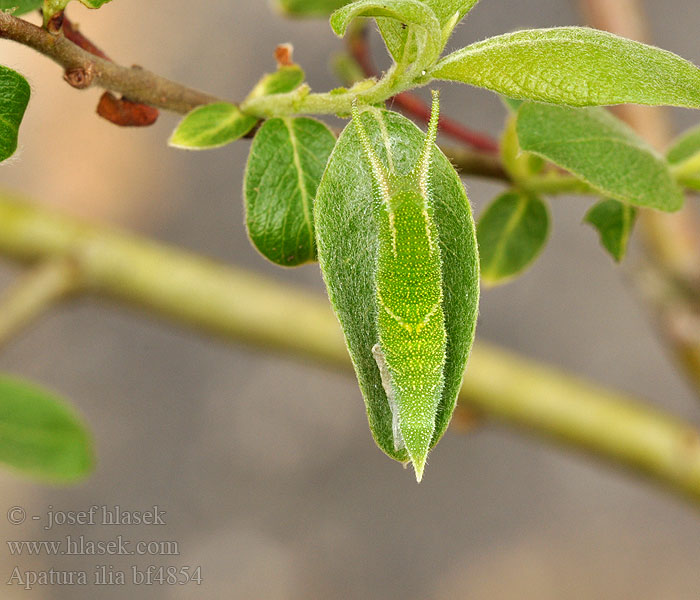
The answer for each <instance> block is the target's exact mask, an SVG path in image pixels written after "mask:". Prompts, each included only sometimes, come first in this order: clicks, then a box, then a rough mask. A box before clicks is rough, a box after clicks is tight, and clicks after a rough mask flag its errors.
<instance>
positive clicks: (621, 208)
mask: <svg viewBox="0 0 700 600" xmlns="http://www.w3.org/2000/svg"><path fill="white" fill-rule="evenodd" d="M636 218H637V209H636V208H634V206H630V205H629V204H625V203H623V202H618V201H617V200H601V201H600V202H598V203H597V204H595V205H594V206H593V207H592V208H591V209H590V210H589V211H588V212H587V213H586V216H585V217H584V218H583V220H584V222H586V223H590V224H591V225H593V227H595V228H596V229H597V230H598V233H599V234H600V243H601V244H602V245H603V246H604V247H605V249H606V250H607V251H608V252H609V253H610V255H611V256H612V257H613V258H614V259H615V261H616V262H620V261H621V260H622V259H623V258H624V257H625V253H626V252H627V242H628V241H629V238H630V234H631V233H632V228H633V227H634V221H635V219H636Z"/></svg>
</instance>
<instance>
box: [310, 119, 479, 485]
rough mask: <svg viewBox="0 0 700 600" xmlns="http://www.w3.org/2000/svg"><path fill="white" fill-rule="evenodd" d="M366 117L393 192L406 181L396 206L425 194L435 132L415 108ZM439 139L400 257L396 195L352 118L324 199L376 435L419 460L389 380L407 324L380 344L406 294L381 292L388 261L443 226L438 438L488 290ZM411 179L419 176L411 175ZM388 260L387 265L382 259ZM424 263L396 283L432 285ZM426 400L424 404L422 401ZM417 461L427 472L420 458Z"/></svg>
mask: <svg viewBox="0 0 700 600" xmlns="http://www.w3.org/2000/svg"><path fill="white" fill-rule="evenodd" d="M358 119H360V120H361V123H362V127H363V129H364V131H365V132H366V133H365V138H366V139H367V140H368V146H369V147H370V148H371V149H372V151H373V153H375V154H376V156H377V157H378V161H379V162H380V163H381V165H382V169H385V170H386V171H387V172H388V173H390V177H389V181H390V185H389V186H388V188H389V189H388V191H389V192H390V193H391V192H392V190H395V189H401V190H404V197H403V200H402V202H401V204H396V205H394V206H395V208H394V210H395V211H397V210H398V207H407V208H411V207H413V206H414V205H413V200H414V199H415V198H416V196H415V189H414V187H415V185H416V183H417V179H418V178H416V177H415V171H414V168H415V166H416V164H417V163H419V161H421V156H422V152H423V148H424V147H425V140H426V136H425V134H424V133H423V132H422V131H420V130H419V129H418V128H417V127H416V126H415V125H414V124H413V123H412V122H411V121H409V120H408V119H406V118H405V117H402V116H401V115H398V114H396V113H393V112H389V111H386V110H379V109H368V110H366V111H365V112H363V113H362V114H361V115H359V116H358ZM429 148H430V154H429V155H428V158H429V159H430V162H429V173H428V177H427V182H428V184H427V185H428V188H427V192H428V193H427V194H426V196H425V199H426V200H427V202H428V209H427V210H426V215H423V219H422V220H421V219H418V220H416V221H415V222H413V221H412V222H413V223H414V224H415V225H416V227H417V228H416V230H415V236H413V237H409V238H406V237H405V236H406V234H407V230H406V227H405V225H406V223H405V222H404V223H398V221H399V220H401V219H404V215H401V216H395V219H396V221H395V222H394V226H395V228H396V229H395V231H396V232H397V234H396V255H395V256H394V255H393V251H392V240H391V235H390V234H389V237H388V238H387V233H386V229H385V231H384V233H381V232H380V227H385V228H386V227H387V226H389V227H390V225H388V223H389V222H390V220H389V219H387V218H385V217H386V211H384V212H382V210H383V209H382V207H384V208H386V203H385V202H384V201H382V193H383V192H382V191H381V189H377V183H376V178H375V177H374V176H373V167H372V166H371V164H370V162H369V161H368V158H367V153H366V151H365V149H363V146H362V142H361V137H360V135H359V134H358V129H357V127H356V125H355V122H352V123H350V124H349V125H348V126H347V127H346V128H345V129H344V130H343V133H342V134H341V136H340V138H339V139H338V142H337V144H336V146H335V149H334V150H333V153H332V154H331V158H330V159H329V162H328V166H327V167H326V171H325V173H324V175H323V178H322V180H321V184H320V186H319V189H318V194H317V197H316V203H315V205H314V224H315V226H316V242H317V245H318V256H319V262H320V265H321V271H322V273H323V277H324V280H325V282H326V286H327V288H328V294H329V297H330V300H331V304H332V305H333V308H334V310H335V311H336V314H337V316H338V319H339V321H340V323H341V326H342V328H343V332H344V334H345V339H346V341H347V344H348V349H349V351H350V356H351V357H352V360H353V364H354V366H355V371H356V373H357V377H358V381H359V383H360V388H361V390H362V393H363V396H364V399H365V405H366V407H367V415H368V419H369V425H370V429H371V431H372V435H373V436H374V439H375V441H376V442H377V445H378V446H379V447H380V448H381V449H382V450H383V451H384V452H385V453H386V454H387V455H388V456H390V457H392V458H394V459H396V460H399V461H402V462H403V461H406V460H408V459H409V454H408V453H407V450H406V449H405V448H403V447H402V445H401V444H400V443H397V442H398V441H400V440H399V438H398V437H397V436H396V435H395V427H394V425H395V424H396V421H395V418H394V415H395V414H396V412H397V411H399V413H400V410H401V407H400V405H399V399H400V394H399V393H398V392H396V391H394V392H393V395H394V398H393V399H390V398H389V397H388V396H387V393H386V389H398V388H393V387H392V386H393V384H394V383H396V380H394V379H393V378H392V377H391V375H392V374H391V369H392V364H391V360H390V356H389V354H390V353H392V352H399V353H400V352H402V351H403V352H405V351H406V350H407V349H410V347H411V346H410V344H411V343H413V342H410V343H408V344H402V343H401V340H400V339H398V338H399V337H400V335H401V334H402V332H401V331H398V332H396V336H397V339H396V340H394V344H393V345H392V346H390V347H388V348H387V347H380V342H382V340H381V339H380V338H381V335H380V334H381V332H382V328H381V327H380V325H379V319H380V316H382V318H383V319H385V320H386V318H387V315H389V313H388V312H387V310H386V307H387V304H388V303H390V302H391V301H396V298H397V297H398V296H399V295H397V294H396V293H392V294H391V299H390V298H385V297H383V296H380V295H379V284H380V283H381V281H380V275H379V274H378V272H379V270H380V267H381V268H384V266H386V264H388V263H390V262H391V260H392V256H394V258H395V259H398V258H399V257H401V258H405V259H410V258H411V255H410V253H406V254H404V253H405V251H406V250H407V248H406V247H405V244H406V242H407V241H411V240H412V242H411V243H413V242H415V243H416V245H415V249H416V250H418V249H419V248H422V251H424V250H425V248H424V246H425V237H424V236H422V233H424V232H425V231H426V229H430V230H431V231H435V230H436V232H437V233H436V235H435V234H434V233H433V234H431V235H430V236H428V239H431V240H436V241H437V244H438V246H439V249H440V250H439V251H440V256H441V273H440V280H441V286H442V287H441V289H442V303H441V308H442V313H443V315H444V332H445V334H446V346H445V349H444V350H443V352H444V357H445V362H444V367H443V368H442V375H443V387H442V391H441V396H440V398H439V403H438V405H437V409H436V410H437V412H436V413H435V414H434V431H433V433H432V436H431V438H430V440H429V445H430V446H431V447H432V446H434V445H435V444H436V443H437V442H438V440H439V439H440V437H441V436H442V434H443V433H444V431H445V429H446V427H447V425H448V423H449V421H450V417H451V415H452V411H453V410H454V406H455V402H456V398H457V392H458V390H459V387H460V384H461V380H462V374H463V372H464V367H465V364H466V359H467V356H468V354H469V350H470V348H471V345H472V340H473V336H474V327H475V324H476V317H477V310H478V299H479V260H478V253H477V246H476V237H475V232H474V223H473V220H472V216H471V210H470V207H469V202H468V200H467V196H466V193H465V191H464V187H463V186H462V182H461V181H460V179H459V176H458V175H457V173H456V171H455V170H454V167H452V165H451V164H450V162H449V160H448V159H447V158H445V156H444V155H443V154H442V152H440V150H439V148H437V147H435V146H434V145H432V144H431V146H430V147H429ZM407 178H408V179H409V180H411V181H407ZM404 184H405V185H406V186H407V187H404ZM421 194H422V192H421ZM395 214H396V213H395ZM409 224H410V223H409ZM419 224H422V225H419ZM433 227H434V228H435V230H433ZM409 229H410V228H409ZM421 232H422V233H421ZM419 236H420V237H419ZM387 240H388V241H387ZM411 247H413V246H411ZM387 248H388V252H387ZM416 256H417V255H416ZM380 259H381V260H382V264H383V265H384V266H382V265H380V264H379V263H378V261H379V260H380ZM387 261H388V262H387ZM425 265H426V266H427V265H434V261H433V260H432V259H431V260H430V261H426V262H425ZM422 268H423V266H421V267H420V268H419V267H418V266H417V267H416V270H415V271H411V270H410V269H409V270H406V269H402V270H400V271H399V270H397V271H396V272H395V273H394V276H393V279H394V282H393V285H399V286H400V285H401V283H402V282H404V283H405V284H406V290H407V292H408V291H409V290H411V289H414V287H415V286H416V285H417V282H419V281H422V280H423V279H426V280H427V281H426V284H427V283H431V285H432V283H433V282H434V281H435V277H434V273H433V272H432V271H431V273H430V277H423V271H421V270H420V269H422ZM426 268H427V267H426ZM419 271H420V273H419ZM411 273H413V275H411ZM387 277H388V279H391V278H392V276H391V272H389V273H385V274H384V276H383V278H384V285H389V280H388V279H387ZM431 289H432V288H431ZM394 292H396V289H394ZM387 295H388V294H387ZM409 296H410V293H409ZM409 304H410V306H408V307H407V308H406V310H408V311H410V310H411V306H413V304H412V303H409ZM380 306H382V307H383V308H380ZM382 311H383V312H382ZM395 314H396V315H397V316H399V315H398V313H395ZM431 314H432V313H431ZM389 316H391V315H389ZM425 323H426V325H425V327H426V328H428V327H432V326H433V324H434V322H433V319H432V318H428V319H426V320H425ZM438 329H439V328H438ZM385 334H386V331H385ZM408 334H410V331H409V332H408ZM403 335H407V334H406V333H404V334H403ZM426 343H427V342H426ZM429 347H430V352H431V353H432V351H433V349H434V348H433V345H432V344H428V345H426V347H425V348H426V351H428V348H429ZM429 361H432V358H428V357H427V356H426V357H424V358H422V359H421V360H420V361H418V360H415V359H414V361H413V364H412V365H411V367H410V368H409V369H407V370H406V371H404V373H403V375H404V377H405V376H410V374H411V373H414V374H417V373H418V372H422V370H424V369H425V368H426V365H428V364H429ZM383 375H384V381H383V377H382V376H383ZM403 391H405V389H404V390H403ZM423 400H424V401H426V400H427V399H423ZM405 401H406V400H405V399H404V400H403V402H402V403H401V404H403V403H405ZM420 404H421V406H422V402H421V403H420ZM392 407H393V408H392ZM399 426H401V422H400V421H399ZM415 466H416V472H417V474H418V471H419V465H415Z"/></svg>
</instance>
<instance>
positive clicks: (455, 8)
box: [377, 0, 479, 62]
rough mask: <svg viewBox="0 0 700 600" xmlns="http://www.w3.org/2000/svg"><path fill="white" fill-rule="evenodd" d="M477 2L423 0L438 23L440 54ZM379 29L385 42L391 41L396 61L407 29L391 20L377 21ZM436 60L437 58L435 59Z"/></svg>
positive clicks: (473, 0)
mask: <svg viewBox="0 0 700 600" xmlns="http://www.w3.org/2000/svg"><path fill="white" fill-rule="evenodd" d="M478 1H479V0H424V2H423V3H424V4H425V5H426V6H428V7H429V8H431V9H432V10H433V12H434V13H435V16H436V17H437V20H438V22H439V23H440V29H441V32H442V33H441V43H440V52H442V49H443V48H444V47H445V44H446V43H447V41H448V40H449V39H450V36H451V35H452V32H453V31H454V28H455V27H456V26H457V24H458V23H459V22H460V21H461V20H462V19H463V18H464V16H465V15H466V14H467V13H468V12H469V11H470V10H471V9H472V8H474V6H475V5H476V3H477V2H478ZM377 23H378V24H379V29H380V30H381V32H382V36H383V37H384V39H385V40H392V43H391V48H390V51H391V54H392V56H394V57H395V58H396V59H397V62H398V56H401V53H402V49H403V47H404V46H405V44H406V40H407V38H408V29H407V28H406V27H404V26H403V24H402V23H398V22H397V21H395V20H393V19H378V20H377ZM435 58H436V59H437V57H435Z"/></svg>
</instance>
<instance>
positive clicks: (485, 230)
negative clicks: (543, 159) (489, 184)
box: [476, 190, 549, 285]
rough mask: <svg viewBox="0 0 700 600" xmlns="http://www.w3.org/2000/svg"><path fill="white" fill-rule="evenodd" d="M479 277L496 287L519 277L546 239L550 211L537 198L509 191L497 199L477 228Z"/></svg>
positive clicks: (532, 195)
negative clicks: (479, 262) (479, 259)
mask: <svg viewBox="0 0 700 600" xmlns="http://www.w3.org/2000/svg"><path fill="white" fill-rule="evenodd" d="M476 235H477V239H478V240H479V256H480V257H481V277H482V279H483V280H484V282H485V283H488V284H491V285H495V284H499V283H505V282H506V281H507V280H508V279H511V278H512V277H514V276H516V275H519V274H520V273H522V272H523V271H524V270H525V269H526V268H527V267H528V266H529V265H530V264H531V263H532V262H533V261H534V260H535V259H536V258H537V256H538V255H539V254H540V252H542V249H543V248H544V245H545V243H546V242H547V238H548V236H549V211H548V210H547V206H546V205H545V203H544V202H543V201H542V199H541V198H540V197H539V196H535V195H534V194H529V193H525V192H520V191H516V190H513V191H510V192H506V193H505V194H502V195H501V196H499V197H498V198H496V199H495V200H494V201H493V202H492V203H491V204H490V205H489V207H488V208H487V209H486V210H485V211H484V213H483V214H482V215H481V217H480V218H479V223H478V225H477V228H476Z"/></svg>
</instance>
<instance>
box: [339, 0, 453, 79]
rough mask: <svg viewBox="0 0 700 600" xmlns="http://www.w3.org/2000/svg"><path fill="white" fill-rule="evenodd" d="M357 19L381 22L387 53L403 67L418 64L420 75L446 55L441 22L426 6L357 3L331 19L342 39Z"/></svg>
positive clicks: (386, 0) (394, 0) (400, 1)
mask: <svg viewBox="0 0 700 600" xmlns="http://www.w3.org/2000/svg"><path fill="white" fill-rule="evenodd" d="M357 17H375V18H376V19H377V25H378V26H379V29H380V31H381V33H382V37H383V38H384V42H385V43H386V46H387V49H388V50H389V53H390V54H391V56H392V57H393V58H394V60H395V61H396V62H397V63H399V64H403V65H406V64H408V63H414V62H415V64H414V65H413V68H414V69H415V70H416V71H420V70H422V69H425V68H427V67H428V66H430V65H432V64H433V63H434V62H435V61H436V60H437V59H438V57H439V56H440V52H442V47H443V45H442V28H441V27H440V22H439V21H438V19H437V17H436V15H435V12H434V11H433V9H432V8H430V7H429V6H428V5H427V4H426V3H425V2H420V1H419V0H357V1H356V2H353V3H352V4H348V5H346V6H343V7H342V8H339V9H338V10H336V11H335V12H334V13H333V14H332V15H331V27H332V28H333V31H334V32H335V33H336V35H338V36H339V37H341V36H343V35H344V34H345V31H346V30H347V28H348V26H349V25H350V22H351V21H352V20H353V19H355V18H357ZM409 33H411V35H409ZM409 42H410V43H409Z"/></svg>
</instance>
